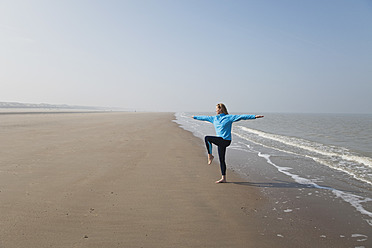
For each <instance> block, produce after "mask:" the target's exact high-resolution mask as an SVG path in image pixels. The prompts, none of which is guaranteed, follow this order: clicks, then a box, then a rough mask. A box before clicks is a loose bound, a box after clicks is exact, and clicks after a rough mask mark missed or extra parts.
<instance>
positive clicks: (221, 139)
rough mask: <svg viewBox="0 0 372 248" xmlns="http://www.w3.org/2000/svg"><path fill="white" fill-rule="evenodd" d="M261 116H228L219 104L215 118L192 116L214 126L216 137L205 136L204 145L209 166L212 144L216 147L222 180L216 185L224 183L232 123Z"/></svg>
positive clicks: (223, 106) (223, 107)
mask: <svg viewBox="0 0 372 248" xmlns="http://www.w3.org/2000/svg"><path fill="white" fill-rule="evenodd" d="M262 117H264V116H263V115H229V113H228V112H227V109H226V106H225V105H224V104H223V103H219V104H217V106H216V116H193V118H194V119H195V120H200V121H208V122H211V123H212V124H213V125H214V128H215V130H216V134H217V136H206V137H205V145H206V147H207V151H208V164H211V163H212V161H213V158H214V156H213V155H212V144H215V145H216V146H217V147H218V156H219V158H220V167H221V173H222V178H221V179H220V180H218V181H216V183H226V163H225V154H226V148H227V147H228V146H229V145H230V144H231V127H232V123H233V122H236V121H240V120H248V119H257V118H262Z"/></svg>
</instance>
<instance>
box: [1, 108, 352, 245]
mask: <svg viewBox="0 0 372 248" xmlns="http://www.w3.org/2000/svg"><path fill="white" fill-rule="evenodd" d="M173 118H174V117H173V114H172V113H48V114H40V113H37V114H13V115H0V151H1V157H0V201H1V204H0V247H4V248H12V247H17V248H19V247H30V248H31V247H35V248H36V247H37V248H41V247H90V248H91V247H93V248H94V247H348V246H342V245H343V244H344V243H342V242H340V241H339V240H338V239H337V240H332V239H327V241H325V242H323V243H322V242H317V243H314V242H312V240H314V237H317V238H318V237H319V232H318V230H312V228H313V227H312V226H306V225H304V229H301V230H295V231H296V237H294V239H293V240H292V241H291V239H285V240H284V239H283V238H282V237H280V236H278V235H277V230H283V233H286V234H287V233H288V230H292V229H293V228H292V224H291V223H292V222H293V223H294V222H295V221H296V223H297V224H296V225H298V223H301V221H302V219H305V220H307V219H306V218H304V216H297V215H296V216H295V217H296V218H297V219H296V220H295V221H285V222H278V221H270V220H271V219H277V216H276V215H275V213H274V214H273V215H272V216H270V213H268V214H267V213H266V212H265V215H263V214H262V213H263V211H264V210H265V211H266V210H267V209H269V208H270V206H269V205H268V204H269V199H265V196H264V195H262V194H261V192H260V191H259V188H257V187H254V186H252V184H249V183H245V182H243V181H242V179H241V178H239V177H238V176H237V175H235V174H234V173H232V172H231V171H228V180H229V182H230V183H227V184H215V183H214V181H215V180H217V179H219V178H220V171H219V168H218V164H217V162H218V161H215V162H214V163H213V164H212V165H207V158H206V154H205V148H204V144H203V143H202V141H201V140H200V139H198V138H196V137H194V136H193V135H192V134H191V133H189V132H187V131H184V130H183V129H181V128H179V127H178V125H177V124H176V123H174V122H172V119H173ZM294 200H295V199H294ZM305 217H306V216H305ZM309 218H310V217H309ZM283 223H285V224H284V225H283ZM298 226H301V225H298ZM335 228H336V229H337V226H336V227H335ZM288 235H290V233H289V234H288Z"/></svg>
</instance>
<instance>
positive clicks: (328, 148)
mask: <svg viewBox="0 0 372 248" xmlns="http://www.w3.org/2000/svg"><path fill="white" fill-rule="evenodd" d="M192 115H213V113H176V115H175V116H176V122H177V123H178V124H179V125H180V126H181V127H182V128H184V129H186V130H188V131H191V132H192V133H193V134H194V135H195V136H197V137H199V138H203V137H204V136H205V135H214V134H215V131H214V128H213V125H212V124H211V123H208V122H203V121H197V120H193V119H192V118H190V117H191V116H192ZM232 134H233V136H232V137H233V142H232V144H231V146H230V147H229V148H228V152H227V163H228V168H229V169H233V170H234V171H237V172H238V173H240V174H241V175H242V176H243V177H244V176H246V178H247V180H248V176H249V175H250V174H251V173H252V172H253V171H255V173H256V174H257V175H259V174H261V175H267V174H268V175H267V177H272V175H273V174H274V173H273V171H274V172H275V171H276V173H280V174H281V175H282V176H283V177H285V178H288V179H290V180H292V181H293V182H295V183H297V184H299V185H302V186H303V187H304V188H306V187H307V188H315V189H321V190H325V191H327V192H328V193H329V194H330V195H332V196H333V197H334V198H339V199H342V200H343V201H344V202H346V203H348V204H350V206H352V208H354V209H355V210H356V211H357V212H359V213H360V214H361V215H362V216H363V218H364V219H365V221H367V223H368V224H369V225H370V226H372V115H367V114H365V115H362V114H288V113H286V114H282V113H267V114H265V117H264V118H262V119H257V120H247V121H239V122H236V123H234V124H233V131H232ZM248 153H249V154H251V155H252V154H253V155H255V156H256V157H257V158H259V159H262V160H264V161H265V166H263V167H260V168H256V167H254V166H252V163H253V162H252V161H250V160H248V159H247V157H248V156H247V155H244V154H248ZM233 155H234V157H232V156H233ZM229 156H230V157H229ZM268 171H271V172H270V173H268ZM309 194H311V193H309Z"/></svg>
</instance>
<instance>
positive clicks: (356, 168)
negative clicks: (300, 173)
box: [234, 126, 372, 184]
mask: <svg viewBox="0 0 372 248" xmlns="http://www.w3.org/2000/svg"><path fill="white" fill-rule="evenodd" d="M238 128H240V130H242V131H243V132H241V134H242V135H241V134H239V132H234V134H236V135H238V136H239V137H241V138H243V139H246V140H249V141H250V142H254V143H256V144H259V145H262V146H265V147H268V148H272V149H275V150H278V151H281V152H286V153H289V154H294V155H298V156H304V157H307V158H311V159H313V160H314V161H316V162H319V163H321V164H323V165H326V166H328V167H330V168H332V169H336V170H339V171H342V172H345V173H347V174H349V175H350V176H352V177H354V178H355V179H357V180H359V181H362V182H364V183H368V184H372V177H371V176H370V174H371V169H372V159H371V158H369V157H362V156H358V155H355V154H352V153H351V152H349V151H348V150H347V149H346V148H343V147H334V146H327V145H323V144H319V143H316V142H312V141H308V140H303V139H299V138H295V137H288V136H283V135H277V134H270V133H265V132H262V131H258V130H255V129H251V128H247V127H241V126H238ZM244 133H245V134H254V135H257V137H260V138H263V139H261V140H257V139H256V138H254V137H252V136H249V137H247V135H244ZM265 140H266V141H265ZM267 140H271V141H274V142H277V143H276V144H275V143H274V144H273V143H272V142H269V143H268V142H267ZM280 144H281V145H280ZM283 145H284V146H283ZM346 161H348V162H346Z"/></svg>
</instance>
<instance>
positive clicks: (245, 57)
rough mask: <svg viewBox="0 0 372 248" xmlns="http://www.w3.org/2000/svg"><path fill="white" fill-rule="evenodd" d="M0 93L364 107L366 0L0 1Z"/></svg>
mask: <svg viewBox="0 0 372 248" xmlns="http://www.w3.org/2000/svg"><path fill="white" fill-rule="evenodd" d="M0 101H16V102H27V103H50V104H70V105H87V106H111V107H123V108H130V109H138V110H151V111H213V110H214V108H215V104H216V103H218V102H224V103H226V105H227V106H228V108H229V110H230V111H231V112H248V113H253V112H254V113H258V112H305V113H307V112H312V113H330V112H331V113H345V112H346V113H372V1H371V0H353V1H350V0H255V1H253V0H252V1H251V0H246V1H233V0H231V1H217V0H213V1H212V0H211V1H203V0H197V1H192V0H184V1H177V0H169V1H164V0H157V1H155V0H152V1H141V0H135V1H113V0H105V1H104V0H100V1H90V0H86V1H83V0H67V1H66V0H63V1H62V0H60V1H56V0H54V1H53V0H44V1H41V0H25V1H19V0H0Z"/></svg>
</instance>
